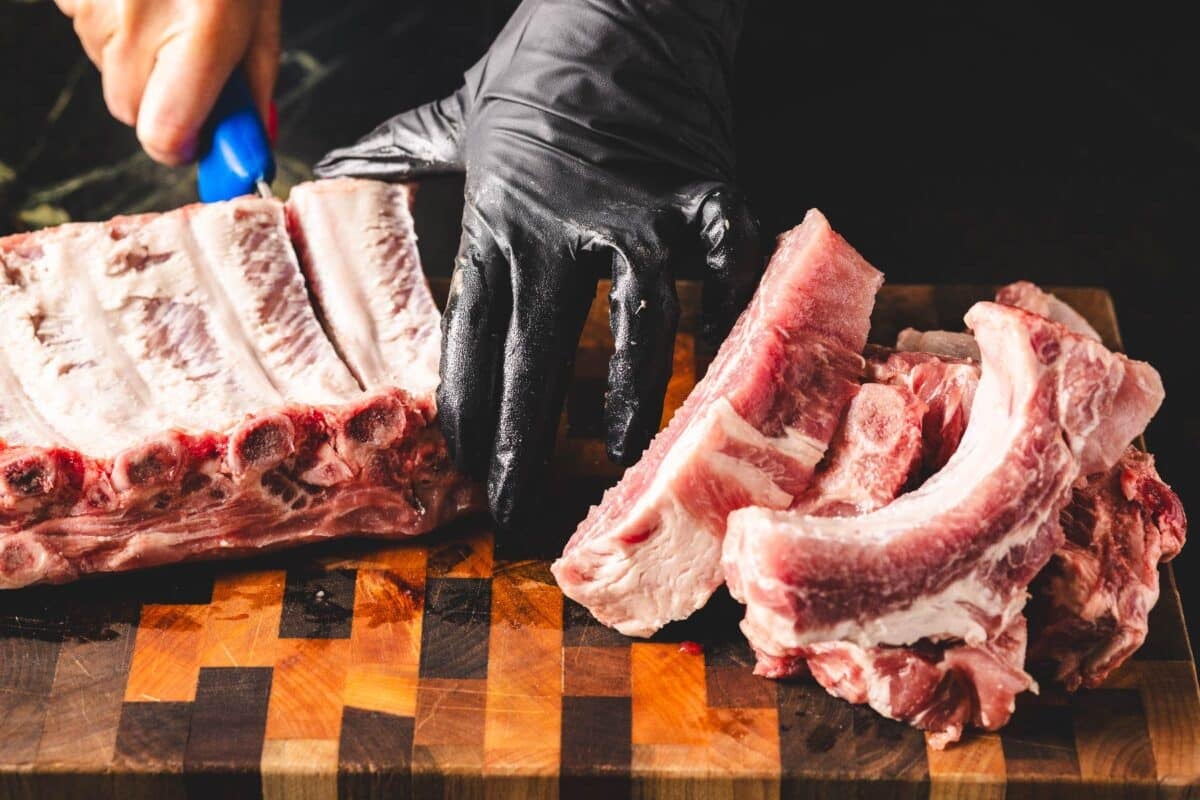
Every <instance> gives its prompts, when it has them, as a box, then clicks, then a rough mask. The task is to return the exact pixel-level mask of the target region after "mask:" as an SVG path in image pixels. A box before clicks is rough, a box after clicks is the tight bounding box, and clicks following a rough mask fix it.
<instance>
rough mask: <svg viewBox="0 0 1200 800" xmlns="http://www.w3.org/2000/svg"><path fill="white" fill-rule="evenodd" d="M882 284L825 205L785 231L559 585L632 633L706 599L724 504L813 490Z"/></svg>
mask: <svg viewBox="0 0 1200 800" xmlns="http://www.w3.org/2000/svg"><path fill="white" fill-rule="evenodd" d="M881 281H882V275H881V274H880V273H879V272H878V271H877V270H875V269H874V268H873V267H871V265H870V264H868V263H867V262H866V261H865V260H864V259H863V258H862V257H861V256H860V255H859V254H858V253H857V252H855V251H854V249H853V248H851V247H850V245H849V244H847V243H846V241H845V240H844V239H842V238H841V237H840V236H838V235H837V234H836V233H834V231H833V230H832V229H831V228H830V227H829V223H828V222H827V221H826V219H825V217H824V216H822V215H821V213H820V212H819V211H816V210H813V211H810V212H809V213H808V215H807V216H806V217H805V219H804V222H803V223H802V224H801V225H799V226H798V227H797V228H795V229H793V230H792V231H790V232H788V233H786V234H784V236H783V237H782V238H781V240H780V243H779V246H778V248H777V250H776V252H775V255H774V256H773V257H772V259H771V262H770V264H769V265H768V267H767V271H766V274H765V275H764V276H763V279H762V282H761V284H760V285H759V288H758V291H757V293H756V294H755V296H754V298H753V299H752V300H751V302H750V305H749V306H748V307H747V309H746V311H745V312H743V314H742V316H741V317H740V318H739V320H738V322H737V324H736V325H735V326H734V329H733V331H732V332H731V333H730V335H729V337H728V338H727V339H726V341H725V343H724V344H723V345H722V346H721V349H720V351H719V352H718V353H717V356H716V359H715V360H714V361H713V363H712V365H711V366H710V367H709V370H708V373H707V374H706V375H705V377H704V378H703V380H701V381H700V382H699V383H698V384H697V385H696V387H695V389H693V391H692V393H691V395H690V396H689V397H688V399H687V401H686V402H685V403H684V405H683V407H682V408H680V409H679V411H677V412H676V414H675V416H674V417H673V418H672V420H671V423H670V424H669V425H668V426H667V428H666V429H665V430H663V431H662V432H660V433H659V435H658V436H657V437H656V438H655V439H654V441H653V442H652V443H651V444H650V447H649V448H648V449H647V451H646V453H645V454H644V455H643V456H642V459H641V461H639V462H638V463H637V464H636V465H635V466H634V467H633V468H631V469H630V470H628V471H627V472H626V473H625V476H624V478H623V479H622V480H621V482H620V483H619V484H617V486H615V487H613V488H612V489H610V490H609V491H608V492H607V493H606V494H605V495H604V499H603V501H602V502H601V503H600V504H599V505H598V506H596V507H595V508H593V509H592V510H591V512H590V513H589V514H588V517H587V519H586V520H585V521H584V522H583V523H582V524H581V525H580V526H579V528H578V529H577V530H576V531H575V534H574V536H572V537H571V540H570V542H568V543H567V546H566V549H565V550H564V551H563V554H562V557H561V558H559V559H558V560H557V561H556V562H555V563H554V565H553V567H552V570H553V572H554V575H555V577H556V578H557V579H558V584H559V586H560V587H561V588H562V590H563V592H564V593H565V594H566V595H567V596H568V597H571V598H572V599H574V600H576V601H578V602H579V603H581V604H582V605H584V606H586V607H587V608H588V609H589V610H590V611H591V612H592V614H594V615H595V616H596V618H597V619H599V620H600V621H601V622H603V623H605V624H607V625H610V626H612V627H614V628H616V629H617V630H619V631H621V632H622V633H625V634H627V635H633V636H648V635H650V634H651V633H653V632H654V631H656V630H658V628H660V627H661V626H663V625H664V624H666V623H667V622H669V621H671V620H675V619H682V618H684V617H686V616H688V615H690V614H691V613H692V612H693V611H695V610H696V609H698V608H699V607H701V606H702V605H704V603H705V601H707V600H708V598H709V596H710V595H711V594H712V592H713V590H715V589H716V588H717V587H718V586H719V585H720V584H721V581H722V574H721V565H720V554H721V540H722V538H723V536H724V531H725V519H726V516H727V515H728V514H729V512H730V511H731V510H733V509H736V508H743V507H745V506H750V505H758V506H763V507H766V508H778V509H782V508H787V507H788V506H790V505H791V504H792V502H793V501H794V500H795V498H796V497H797V496H798V495H799V494H800V493H801V492H802V491H803V490H804V488H805V487H806V486H807V485H808V482H809V479H810V478H811V476H812V473H813V470H814V468H815V467H816V465H817V463H818V462H819V461H820V460H821V457H822V456H823V454H824V452H825V448H826V446H827V445H828V443H829V440H830V438H831V437H832V436H833V434H834V431H835V429H836V427H837V424H838V422H839V420H840V419H841V416H842V411H843V409H844V408H845V405H846V403H847V402H848V401H849V400H850V398H851V397H852V396H853V395H854V393H855V392H856V391H857V389H858V380H859V377H860V375H861V373H862V370H863V360H862V357H861V355H859V354H860V353H861V351H862V348H863V346H864V344H865V342H866V337H867V330H868V327H869V323H870V313H871V308H872V307H873V305H874V298H875V293H876V291H877V290H878V288H879V285H880V283H881Z"/></svg>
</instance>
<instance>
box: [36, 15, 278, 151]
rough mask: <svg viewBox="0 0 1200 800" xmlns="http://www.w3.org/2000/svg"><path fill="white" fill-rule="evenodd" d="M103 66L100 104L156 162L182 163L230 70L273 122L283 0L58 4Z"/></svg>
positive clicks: (84, 45) (264, 114)
mask: <svg viewBox="0 0 1200 800" xmlns="http://www.w3.org/2000/svg"><path fill="white" fill-rule="evenodd" d="M55 2H57V3H58V7H59V8H60V9H62V11H63V13H65V14H66V15H67V16H68V17H71V18H72V19H73V20H74V22H75V32H76V33H77V34H78V35H79V40H80V41H81V42H82V43H83V48H84V50H86V51H87V54H88V57H89V58H91V60H92V62H93V63H94V64H95V65H96V66H97V67H98V68H99V69H100V74H101V77H102V80H103V83H104V102H105V103H107V104H108V110H109V111H111V112H112V115H113V116H114V117H116V118H117V119H119V120H121V121H122V122H124V123H125V124H126V125H130V126H133V127H134V128H136V129H137V137H138V140H139V141H140V142H141V143H142V147H143V148H145V150H146V152H147V153H148V154H149V155H150V157H151V158H153V159H155V160H156V161H161V162H162V163H164V164H171V165H175V164H182V163H185V162H187V161H190V160H191V159H192V158H194V156H195V151H196V139H197V136H198V134H199V132H200V128H201V126H202V125H203V124H204V120H205V118H206V117H207V116H208V113H209V111H211V110H212V107H213V104H214V103H215V102H216V99H217V95H218V94H220V92H221V88H222V87H223V86H224V85H225V82H226V81H227V80H228V79H229V75H230V73H232V72H233V69H234V67H236V66H237V65H238V64H239V63H241V64H242V65H243V66H244V67H245V72H246V80H247V82H248V83H249V84H250V91H251V93H252V94H253V96H254V100H255V103H256V104H257V105H258V110H259V113H260V114H261V115H262V117H263V119H264V120H266V119H267V111H268V107H269V105H270V100H271V92H272V91H273V90H274V88H275V77H276V73H277V72H278V69H279V13H280V3H281V0H55Z"/></svg>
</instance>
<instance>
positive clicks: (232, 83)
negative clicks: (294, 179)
mask: <svg viewBox="0 0 1200 800" xmlns="http://www.w3.org/2000/svg"><path fill="white" fill-rule="evenodd" d="M198 162H199V163H198V165H197V169H196V181H197V184H198V185H199V191H200V199H201V200H202V201H203V202H205V203H211V202H215V201H217V200H229V199H231V198H234V197H241V196H242V195H244V194H250V193H252V192H257V193H258V194H259V195H261V196H262V197H266V198H270V197H273V196H274V195H272V193H271V181H273V180H274V179H275V158H274V157H273V156H272V155H271V144H270V141H269V139H268V138H267V131H266V128H264V127H263V121H262V118H261V117H259V115H258V109H257V108H255V106H254V98H253V97H251V96H250V86H249V84H247V83H246V76H245V74H243V72H242V70H241V68H240V67H239V68H238V69H235V70H234V71H233V74H232V75H231V76H230V77H229V82H228V83H226V84H225V88H224V89H222V90H221V94H220V96H219V97H218V98H217V102H216V105H214V106H213V110H212V113H211V114H210V115H209V118H208V124H207V125H206V126H205V135H204V137H203V139H202V141H201V145H200V157H199V159H198Z"/></svg>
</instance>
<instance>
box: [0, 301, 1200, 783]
mask: <svg viewBox="0 0 1200 800" xmlns="http://www.w3.org/2000/svg"><path fill="white" fill-rule="evenodd" d="M438 288H440V289H441V290H442V291H443V292H444V289H445V287H444V285H442V286H440V287H438ZM605 291H606V287H604V286H602V287H601V290H600V292H598V294H597V303H596V305H595V306H594V307H593V313H592V315H591V317H590V319H589V323H588V327H587V330H586V332H585V334H584V339H583V349H582V351H581V353H580V356H579V358H578V360H577V362H576V367H575V371H576V376H575V381H574V383H573V385H572V387H571V389H570V392H569V395H568V400H567V408H566V410H565V412H564V414H563V420H562V424H561V427H560V431H559V434H560V436H559V447H558V453H557V456H556V462H555V466H554V469H553V470H552V473H553V475H552V478H551V482H550V485H549V487H548V491H547V493H546V498H545V502H544V508H543V514H542V519H541V520H540V521H539V522H538V523H537V524H536V525H534V526H533V528H531V529H530V530H528V531H522V532H521V535H519V536H512V537H505V538H504V539H502V540H501V541H496V540H495V537H494V536H493V535H492V532H491V531H490V529H489V528H488V527H487V525H486V523H485V522H484V521H482V520H477V521H475V522H473V523H467V524H461V525H459V526H457V527H456V528H455V529H453V530H449V531H444V532H441V533H438V534H435V535H433V536H431V537H428V538H425V539H420V540H412V541H408V542H393V543H367V542H361V541H343V542H333V543H329V544H326V545H322V546H318V547H313V548H307V549H303V550H298V551H292V552H287V553H280V554H275V555H270V556H266V557H263V558H258V559H252V560H249V561H244V562H237V563H212V564H193V565H185V566H180V567H174V568H166V569H160V570H155V571H149V572H144V573H134V574H125V575H119V576H111V577H104V578H98V579H94V580H90V581H85V582H83V583H79V584H76V585H71V586H63V587H35V588H32V589H27V590H23V591H17V592H5V593H3V594H0V797H80V798H104V797H146V798H151V797H153V798H157V797H185V796H186V797H196V798H207V797H220V798H223V800H224V799H225V798H236V797H266V798H332V797H339V796H340V797H354V798H358V797H363V798H382V797H410V796H411V797H446V798H471V797H480V798H483V797H486V798H510V797H512V798H517V797H530V798H556V797H559V798H566V799H571V798H587V797H604V798H610V797H626V796H632V797H639V798H685V797H686V798H743V797H746V798H777V797H784V798H802V797H804V798H807V797H838V798H841V797H862V798H875V797H935V798H1001V797H1009V798H1013V797H1055V798H1062V797H1071V796H1081V797H1147V798H1150V797H1165V798H1175V797H1181V798H1182V797H1195V796H1200V692H1198V691H1197V683H1196V670H1195V664H1194V661H1193V658H1192V654H1191V651H1190V648H1189V645H1188V642H1187V638H1186V634H1185V629H1184V625H1183V619H1182V615H1181V611H1180V605H1179V597H1178V593H1177V591H1176V588H1175V583H1174V578H1173V575H1172V572H1171V570H1170V569H1169V568H1165V569H1164V570H1163V571H1162V577H1163V586H1162V597H1161V599H1160V600H1159V603H1158V606H1157V607H1156V609H1155V611H1154V613H1153V616H1152V618H1151V625H1150V629H1151V630H1150V637H1149V639H1148V641H1147V643H1146V646H1145V647H1143V648H1142V650H1141V651H1140V652H1139V653H1138V654H1137V655H1136V656H1135V657H1134V659H1133V660H1131V661H1130V662H1129V663H1128V664H1126V665H1125V667H1124V668H1122V669H1121V670H1119V671H1118V672H1117V673H1116V674H1114V675H1113V676H1112V677H1111V678H1110V680H1109V681H1108V683H1107V684H1106V685H1105V686H1104V687H1102V688H1100V689H1096V690H1093V691H1082V692H1079V693H1078V694H1075V695H1067V694H1065V693H1063V692H1062V691H1061V690H1059V689H1056V688H1055V687H1053V686H1050V685H1047V686H1045V687H1044V689H1043V692H1042V694H1040V695H1037V696H1035V695H1024V696H1022V698H1021V700H1020V702H1019V704H1018V709H1017V712H1016V714H1015V715H1014V717H1013V720H1012V723H1011V724H1010V725H1009V726H1008V727H1006V728H1005V729H1004V730H1002V731H1000V732H998V733H986V734H983V733H978V732H975V733H971V734H968V736H967V737H966V738H965V739H964V741H963V742H961V743H959V744H958V745H956V746H952V747H950V748H949V749H947V750H945V751H942V752H938V751H935V750H933V749H932V748H930V747H928V745H927V744H926V741H925V738H924V736H923V735H922V734H921V733H920V732H918V731H915V730H913V729H911V728H909V727H907V726H906V725H902V724H899V723H895V722H892V721H889V720H886V719H883V718H881V717H879V716H878V715H876V714H875V713H874V712H872V711H870V710H869V709H866V708H863V707H855V706H851V705H849V704H847V703H845V702H842V701H840V700H837V699H834V698H832V697H830V696H829V695H827V694H826V693H825V692H824V690H822V689H821V688H820V687H818V686H817V685H815V684H814V683H812V682H811V681H808V680H802V681H793V682H773V681H768V680H765V679H761V678H756V677H754V676H753V675H752V674H751V666H752V663H753V658H752V654H751V653H750V651H749V649H748V648H747V646H746V644H745V642H744V641H743V640H742V638H741V636H740V634H739V633H738V630H737V622H738V619H739V617H740V607H739V606H737V604H735V603H734V602H733V601H732V600H731V599H730V598H729V597H728V595H727V594H725V593H724V592H723V591H722V592H720V593H718V595H717V596H716V597H714V599H713V601H712V602H710V603H709V605H708V607H706V608H705V609H704V610H702V611H701V612H700V613H698V614H697V615H696V616H695V617H694V618H693V619H692V620H688V621H686V622H682V623H677V624H675V625H672V626H670V627H668V628H667V629H665V630H664V631H662V632H660V633H659V634H658V635H656V636H655V637H654V638H653V639H651V640H647V641H633V640H630V639H627V638H625V637H623V636H621V635H619V634H617V633H614V632H613V631H611V630H609V629H607V628H604V627H603V626H601V625H599V624H597V623H596V622H595V621H594V620H593V619H592V618H591V616H590V615H589V614H588V613H587V611H586V610H584V609H582V608H581V607H579V606H578V605H576V604H575V603H573V602H571V601H569V600H565V599H564V598H563V596H562V594H561V593H560V592H559V591H558V588H557V587H556V586H555V584H554V581H553V578H552V577H551V576H550V573H549V570H548V559H549V558H552V557H553V556H554V555H556V553H557V551H558V550H559V549H561V546H562V543H563V541H564V540H565V539H566V537H567V536H568V535H569V534H570V532H571V531H572V530H573V528H574V525H575V523H576V522H577V521H578V520H579V519H580V518H582V516H583V514H584V512H585V511H586V509H587V507H588V505H589V504H591V503H594V502H595V501H596V500H597V499H598V498H599V496H600V493H601V492H602V491H603V490H604V488H605V487H607V486H608V485H611V483H612V482H613V481H614V480H615V479H616V478H617V477H618V476H619V473H620V471H619V470H618V469H616V468H614V467H613V466H612V465H611V464H609V463H608V462H607V459H606V458H605V457H604V448H603V443H602V442H601V441H600V439H599V436H600V434H601V431H602V423H601V418H600V414H601V410H602V409H601V402H602V400H601V398H602V397H603V389H604V376H605V374H606V369H607V367H606V361H607V355H608V353H609V352H610V351H611V341H610V339H609V337H608V334H607V316H606V311H605V306H604V302H603V295H604V292H605ZM1059 293H1060V295H1061V296H1062V297H1064V298H1065V299H1066V300H1068V301H1069V302H1070V303H1071V304H1072V305H1074V306H1075V307H1076V308H1078V309H1079V310H1080V311H1081V312H1082V313H1084V315H1085V316H1087V317H1088V319H1089V320H1091V322H1092V323H1093V324H1094V325H1096V327H1097V328H1098V329H1099V331H1100V332H1101V334H1102V335H1103V336H1104V338H1105V341H1106V343H1107V344H1109V345H1110V346H1112V347H1119V346H1120V339H1119V334H1118V331H1117V326H1116V319H1115V315H1114V312H1113V305H1112V301H1111V299H1110V297H1109V296H1108V294H1107V293H1105V292H1104V291H1102V290H1099V289H1088V288H1075V289H1063V290H1060V291H1059ZM989 294H990V292H989V289H988V287H972V286H956V287H932V286H887V287H885V288H884V289H883V291H882V293H881V294H880V297H879V302H878V306H877V309H876V315H875V320H874V328H873V333H872V339H873V340H874V341H877V342H880V343H890V342H891V341H893V340H894V338H895V335H896V332H897V331H898V330H899V329H900V328H902V327H904V326H906V325H914V326H917V327H923V328H939V327H942V328H953V329H958V328H961V317H962V314H963V312H965V311H966V309H967V308H968V307H969V305H970V304H971V303H972V302H973V301H975V300H977V299H980V298H984V297H987V296H989ZM680 297H681V305H682V309H683V319H682V322H681V327H680V334H679V337H678V341H677V347H676V357H675V374H674V377H673V378H672V380H671V384H670V387H669V389H668V393H667V394H668V399H667V409H666V411H665V412H664V420H665V419H667V418H669V415H670V414H671V413H673V411H674V409H675V408H677V407H678V406H679V404H680V403H681V402H682V401H683V398H684V397H686V395H687V393H688V391H689V390H690V388H691V386H692V385H693V384H694V382H695V380H696V376H698V375H701V374H703V371H704V368H705V366H706V365H707V363H708V361H709V359H710V358H711V355H712V352H711V350H709V349H707V348H705V347H704V346H703V345H702V344H701V343H700V342H699V341H698V339H697V337H696V331H697V330H698V328H699V324H698V323H699V319H698V308H699V288H698V287H697V286H695V285H693V284H687V283H685V284H681V286H680ZM1135 355H1138V356H1142V357H1148V358H1150V359H1151V360H1153V354H1152V353H1138V354H1135ZM1166 477H1167V479H1168V480H1170V478H1171V476H1169V475H1168V476H1166ZM685 643H686V644H685ZM695 645H698V647H697V646H695Z"/></svg>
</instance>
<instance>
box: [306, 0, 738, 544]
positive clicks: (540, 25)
mask: <svg viewBox="0 0 1200 800" xmlns="http://www.w3.org/2000/svg"><path fill="white" fill-rule="evenodd" d="M744 4H745V3H744V0H526V2H524V3H523V4H522V5H521V6H520V7H519V8H518V9H517V11H516V12H515V14H514V15H513V17H512V19H511V20H510V21H509V22H508V24H507V25H506V26H505V28H504V30H503V31H502V32H501V33H500V35H499V36H498V37H497V39H496V41H495V42H494V43H493V45H492V47H491V49H490V50H489V51H488V53H487V54H486V55H485V56H484V57H483V59H482V60H480V61H479V63H477V64H476V65H475V66H474V67H472V68H471V70H470V71H468V72H467V74H466V76H465V83H464V85H463V87H462V88H461V89H459V90H458V91H457V92H456V93H454V94H453V95H451V96H450V97H447V98H445V99H443V100H440V101H437V102H434V103H430V104H428V105H425V106H422V107H420V108H417V109H414V110H412V111H408V112H405V113H403V114H400V115H399V116H396V117H393V118H392V119H390V120H388V121H387V122H385V123H383V124H382V125H381V126H379V127H378V128H377V129H375V130H374V131H372V132H371V133H370V134H368V135H367V136H365V137H364V138H363V139H362V140H360V141H359V142H358V143H357V144H354V145H352V146H350V147H345V148H341V149H337V150H334V151H332V152H330V153H329V154H328V155H326V156H325V158H324V159H322V161H321V162H320V163H319V164H318V165H317V167H316V173H317V175H319V176H321V177H332V176H339V175H350V176H357V177H369V178H376V179H382V180H391V181H402V180H411V179H417V178H420V177H422V176H426V175H431V174H439V173H449V172H461V171H465V173H466V190H465V208H464V211H463V221H462V239H461V243H460V245H459V251H458V255H457V258H456V261H455V269H454V276H453V279H452V281H451V287H450V296H449V300H448V302H447V307H446V314H445V318H444V320H443V331H444V334H445V336H444V340H443V345H442V362H441V378H442V380H441V386H440V388H439V390H438V406H439V412H438V413H439V417H440V419H441V424H442V429H443V431H444V432H445V435H446V438H447V440H448V443H449V446H450V450H451V452H452V453H453V454H454V457H455V460H456V462H457V463H458V465H459V466H460V468H463V469H466V470H467V471H469V472H472V473H474V474H476V475H478V476H481V477H482V476H484V475H486V476H487V487H488V497H489V500H490V503H491V508H492V512H493V514H494V515H495V517H496V519H497V521H498V522H500V524H501V525H502V526H506V527H507V526H511V525H513V524H515V523H517V522H519V520H520V518H521V517H522V516H523V514H524V513H526V512H528V511H529V510H530V508H529V503H530V502H531V500H532V499H533V495H534V494H535V492H534V491H533V490H534V486H535V485H536V484H537V482H538V481H539V480H540V479H541V478H542V477H543V475H544V469H545V465H546V463H547V461H548V456H549V452H550V449H551V448H552V446H553V442H554V435H555V430H556V428H557V425H558V420H559V416H560V413H561V409H562V403H563V396H564V392H565V387H566V383H567V380H568V378H569V375H570V370H571V365H572V361H573V357H574V353H575V350H576V347H577V344H578V340H579V336H580V333H581V331H582V327H583V324H584V321H585V318H586V316H587V312H588V307H589V305H590V303H591V300H592V298H593V296H594V293H595V289H596V281H597V279H598V277H599V276H600V275H602V274H606V273H607V274H611V277H612V290H611V293H610V295H609V300H610V323H611V326H612V332H613V338H614V341H615V348H616V349H615V352H614V354H613V356H612V359H611V361H610V363H609V373H608V391H607V393H606V396H605V427H606V444H607V449H608V453H609V456H610V457H611V458H612V459H613V460H615V461H617V462H619V463H623V464H629V463H632V462H634V461H636V460H637V459H638V457H639V456H640V455H641V453H642V451H643V449H644V448H645V447H646V445H647V444H648V442H649V440H650V438H651V437H653V435H654V434H655V432H656V431H657V430H658V425H659V418H660V416H661V414H662V406H663V395H664V393H665V391H666V385H667V380H668V378H669V377H670V374H671V365H672V351H673V346H674V338H675V329H676V323H677V321H678V317H679V304H678V302H677V299H676V295H675V287H674V276H675V273H676V269H677V268H678V267H679V265H681V264H683V263H689V262H695V263H704V264H706V265H707V271H706V272H705V276H706V279H705V289H704V298H703V310H704V324H705V331H706V334H707V335H708V336H709V337H711V338H714V339H719V338H720V337H721V336H723V335H724V333H725V332H726V331H727V330H728V326H729V325H730V324H731V322H732V320H733V319H734V318H735V317H736V315H737V313H738V312H739V311H740V310H741V308H742V306H743V304H744V303H745V301H746V299H747V298H748V297H749V294H750V293H751V292H752V290H753V287H754V284H755V282H756V280H757V278H758V275H759V272H760V270H761V267H762V257H761V249H760V243H759V240H758V232H757V227H756V224H755V222H754V220H753V218H752V217H751V215H750V213H749V212H748V210H747V208H746V205H745V202H744V200H743V198H742V195H741V194H740V192H739V191H738V190H737V189H736V188H734V186H733V183H732V182H733V177H734V164H733V161H734V157H733V130H732V108H731V98H730V90H731V86H730V84H731V80H732V62H733V51H734V44H735V41H736V38H737V33H738V30H739V28H740V25H741V17H742V11H743V7H744Z"/></svg>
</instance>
